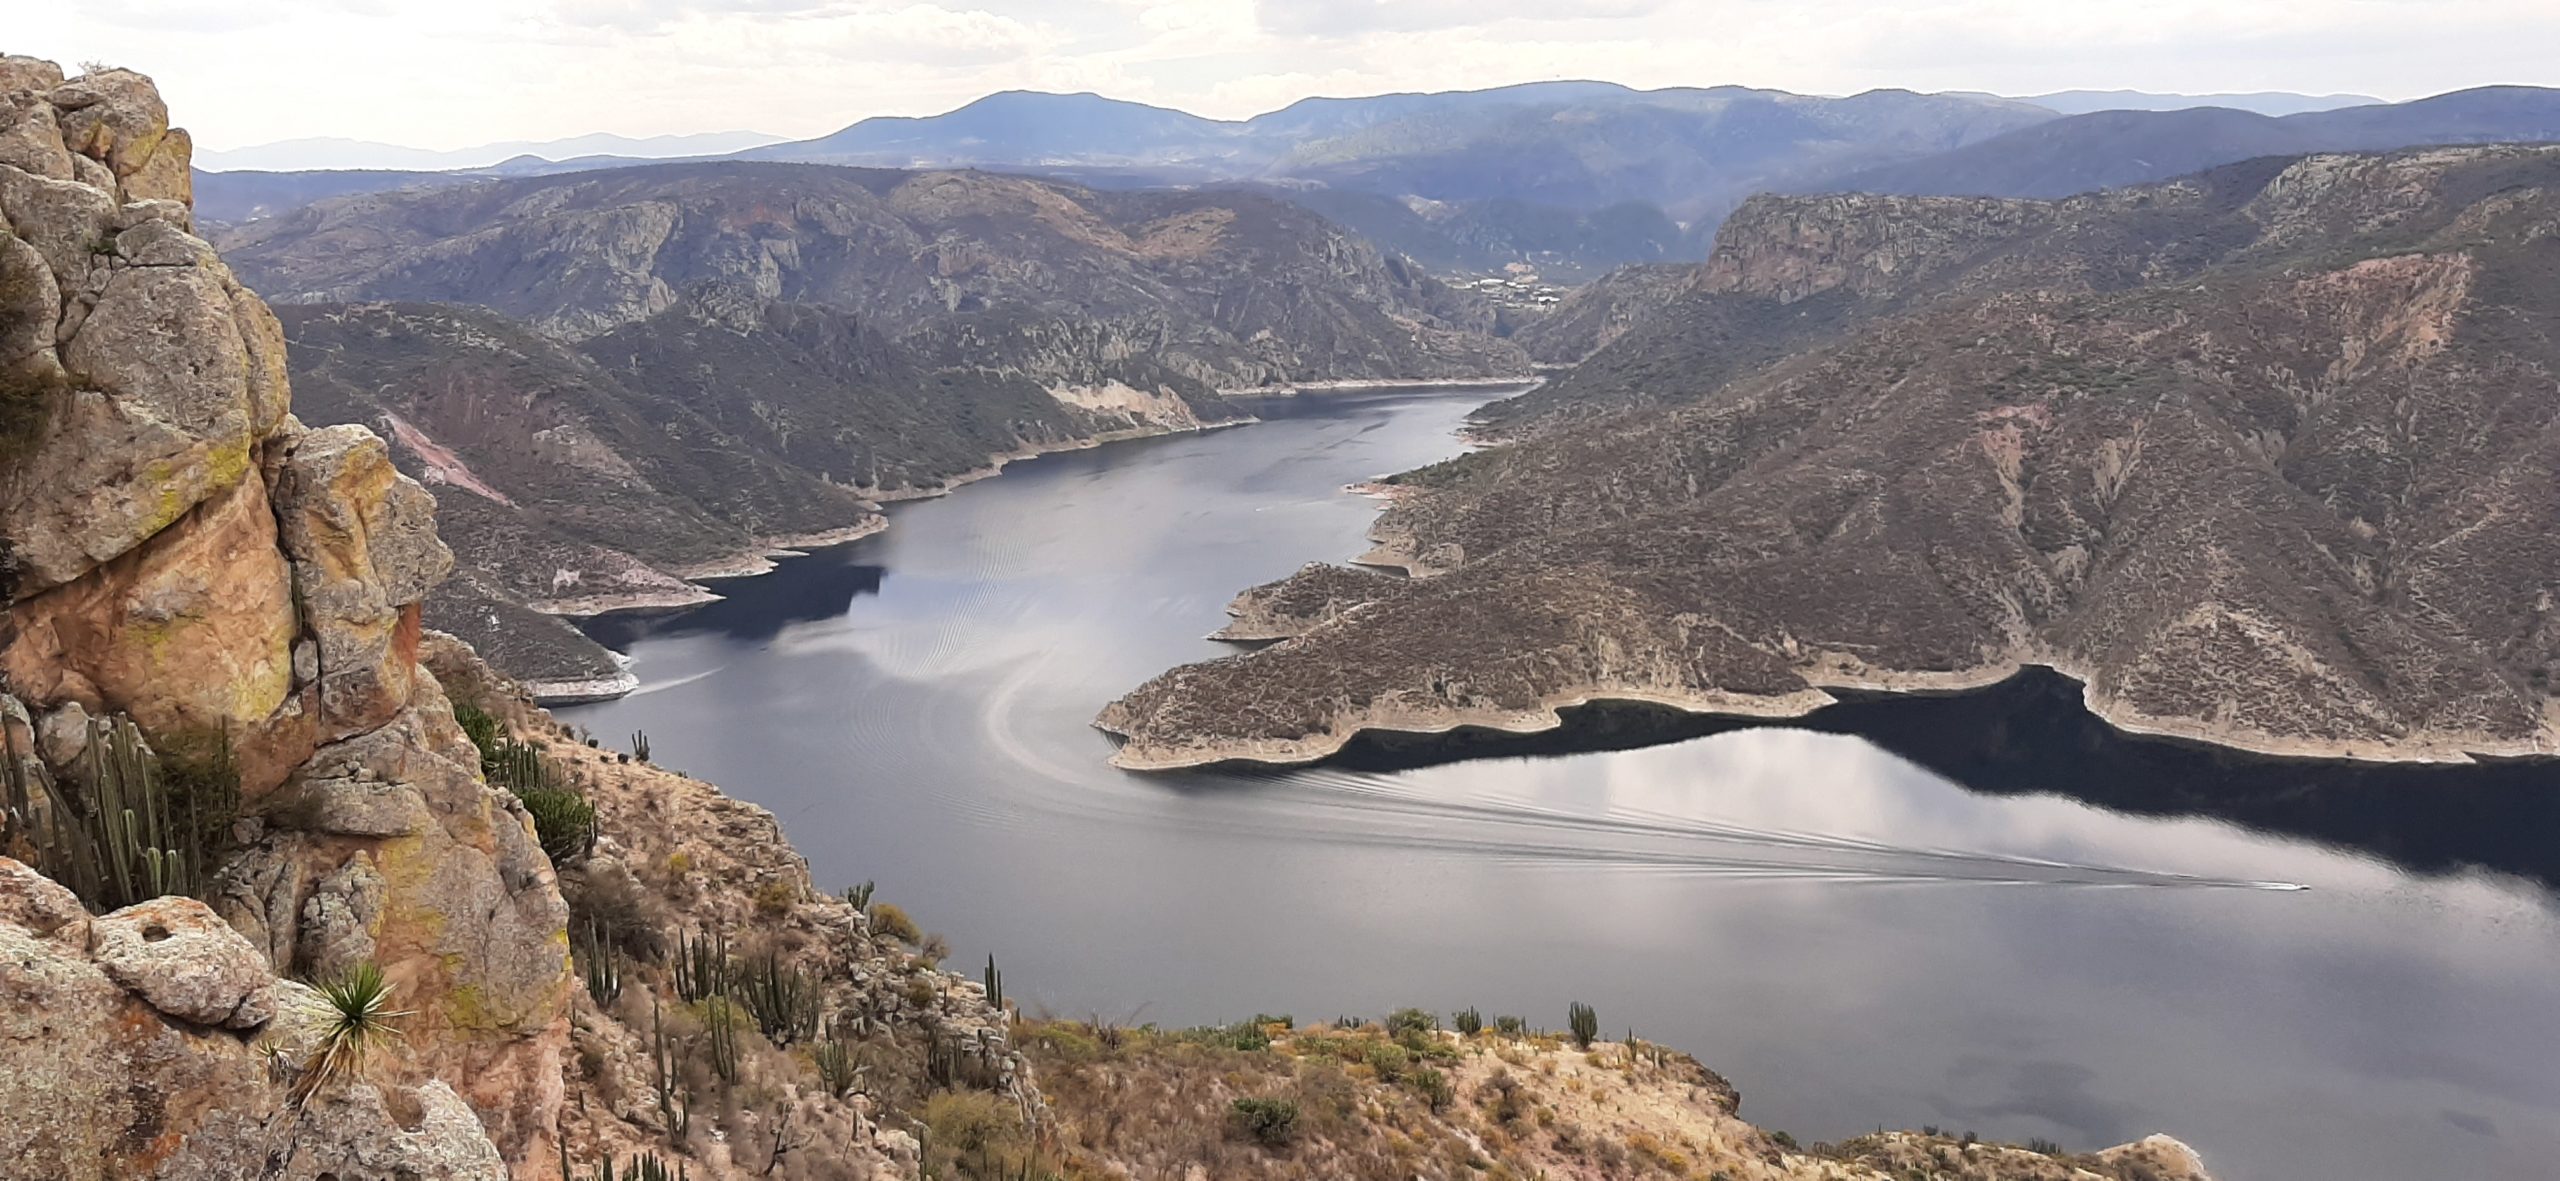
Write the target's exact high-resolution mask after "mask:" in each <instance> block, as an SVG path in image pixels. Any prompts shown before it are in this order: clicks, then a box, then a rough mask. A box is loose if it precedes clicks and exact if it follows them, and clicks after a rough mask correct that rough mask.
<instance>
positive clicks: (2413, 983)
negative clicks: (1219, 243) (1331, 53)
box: [559, 391, 2560, 1181]
mask: <svg viewBox="0 0 2560 1181" xmlns="http://www.w3.org/2000/svg"><path fill="white" fill-rule="evenodd" d="M1485 397H1486V395H1485V393H1483V392H1482V391H1476V392H1466V393H1446V394H1443V393H1431V394H1404V395H1393V396H1389V395H1374V394H1372V395H1361V394H1342V395H1332V396H1324V397H1311V398H1307V399H1301V400H1297V401H1293V402H1281V403H1275V404H1273V405H1271V406H1269V407H1266V408H1264V409H1263V413H1264V414H1265V416H1266V418H1267V419H1269V421H1266V422H1265V423H1263V424H1261V425H1257V426H1251V427H1246V428H1242V429H1236V430H1228V431H1222V432H1217V433H1213V434H1207V435H1198V436H1187V437H1179V438H1171V439H1160V440H1150V441H1146V442H1138V443H1128V444H1120V445H1115V446H1112V447H1107V448H1103V449H1101V450H1096V451H1088V452H1078V453H1071V454H1064V455H1056V456H1050V457H1047V458H1043V459H1040V460H1037V461H1033V462H1028V463H1022V464H1018V465H1016V466H1014V467H1013V468H1011V469H1009V470H1008V471H1007V472H1006V474H1005V475H1004V476H1003V477H1002V478H1000V479H996V480H991V481H987V482H985V483H982V484H977V485H973V486H971V487H969V488H966V489H963V490H962V491H960V492H959V493H957V494H955V495H953V496H950V497H948V498H944V499H940V500H934V501H927V502H920V503H915V504H910V505H906V506H902V507H899V508H897V509H895V510H894V511H893V518H894V526H893V528H891V529H890V530H889V532H887V533H885V534H883V535H880V536H878V537H874V538H869V539H865V540H863V541H860V542H856V543H853V544H851V545H848V546H844V547H840V548H838V549H835V550H831V551H827V552H823V553H819V554H815V555H812V556H810V557H808V558H805V559H797V560H794V561H791V562H789V563H787V564H786V565H785V566H784V568H783V569H782V570H781V571H779V572H777V573H775V574H773V575H771V576H768V577H765V578H760V579H750V580H743V581H738V582H732V583H728V584H724V585H723V586H721V587H720V589H721V591H722V593H724V594H727V595H729V596H730V598H729V599H727V600H726V601H724V602H721V603H716V604H711V605H709V606H706V607H702V608H699V609H696V610H693V611H690V612H687V613H683V614H679V615H673V616H665V617H660V618H656V619H650V620H633V619H627V618H626V619H607V620H600V621H595V622H594V624H593V625H592V627H593V629H594V630H595V632H596V634H598V635H599V636H600V637H601V638H603V639H605V640H606V641H607V642H608V643H611V644H613V645H614V646H616V647H617V648H619V649H621V650H623V651H626V652H628V653H629V654H630V655H631V656H632V658H633V660H634V661H635V663H636V671H637V673H638V674H639V676H640V678H641V680H642V682H643V688H642V689H641V690H640V691H639V692H638V693H636V694H634V695H632V696H631V697H629V698H627V699H624V700H621V701H617V702H611V703H606V704H602V705H595V706H588V707H581V708H577V709H567V710H562V711H559V712H560V713H561V714H562V716H563V717H565V718H568V719H570V720H573V721H575V722H577V723H579V724H581V725H585V726H587V727H590V728H591V729H593V730H594V731H595V732H596V733H597V734H599V735H601V736H607V737H619V736H621V735H625V734H628V733H629V732H631V731H632V730H635V729H646V730H648V732H649V736H650V740H651V743H652V745H653V747H654V748H655V751H656V753H657V755H658V758H659V761H660V762H662V763H665V764H667V765H669V766H674V767H679V768H682V769H684V770H686V771H689V772H691V773H693V774H695V775H698V776H701V777H703V778H705V779H708V780H711V781H713V782H716V783H719V784H721V785H722V786H723V787H725V788H726V789H728V790H729V791H730V792H732V793H734V794H736V795H739V796H742V797H745V798H747V799H751V800H754V801H756V802H758V803H761V804H764V805H766V806H767V807H770V808H772V809H773V810H774V811H775V812H776V813H777V814H779V815H780V816H781V818H782V822H783V825H784V827H785V829H786V830H787V831H788V832H789V833H790V835H791V837H792V839H793V841H794V842H795V843H796V844H797V845H798V846H799V848H800V849H801V851H802V852H804V853H806V854H807V855H808V857H809V860H810V862H811V865H812V867H813V868H814V869H815V871H816V873H817V875H818V877H819V879H820V882H821V884H823V885H828V886H831V887H832V886H842V885H845V884H849V883H851V882H855V881H859V880H861V879H865V878H871V879H877V880H878V882H879V883H880V887H879V888H880V897H882V898H883V899H888V900H894V901H897V902H899V903H901V904H903V905H905V906H907V908H908V909H909V910H910V911H912V912H913V913H915V914H916V915H917V917H918V919H919V920H920V921H921V922H922V923H923V924H924V925H925V926H927V927H928V928H931V929H936V930H939V931H941V932H943V933H945V934H946V935H947V936H948V938H949V939H950V941H951V943H952V945H953V947H954V948H956V949H957V955H956V956H955V959H954V962H956V963H960V964H970V963H974V962H977V961H978V960H979V959H981V958H982V957H983V956H984V954H985V953H987V952H989V951H992V952H994V953H995V954H996V955H997V956H998V958H999V959H1000V961H1001V962H1002V964H1003V966H1004V969H1005V979H1006V986H1007V988H1008V990H1009V991H1010V992H1011V993H1012V994H1013V995H1015V996H1016V997H1018V998H1022V999H1023V1000H1025V1001H1026V1003H1028V1004H1029V1005H1031V1006H1032V1007H1035V1008H1038V1007H1046V1008H1048V1009H1050V1010H1053V1011H1055V1012H1057V1013H1060V1014H1062V1015H1077V1016H1082V1015H1087V1014H1094V1015H1099V1016H1102V1017H1105V1018H1110V1019H1117V1020H1123V1021H1132V1022H1144V1021H1155V1022H1160V1023H1166V1024H1190V1023H1201V1022H1210V1021H1225V1020H1232V1019H1235V1018H1238V1017H1243V1016H1248V1015H1251V1014H1253V1013H1255V1012H1271V1013H1282V1012H1291V1013H1295V1014H1297V1015H1298V1016H1300V1017H1302V1018H1311V1019H1312V1018H1319V1017H1331V1016H1333V1015H1335V1014H1337V1013H1359V1014H1377V1013H1382V1012H1384V1011H1386V1010H1387V1009H1389V1008H1392V1007H1396V1006H1402V1005H1419V1006H1422V1007H1425V1008H1431V1009H1437V1010H1441V1011H1444V1012H1445V1011H1447V1010H1450V1009H1453V1008H1458V1007H1462V1006H1466V1005H1475V1006H1478V1007H1480V1008H1482V1009H1483V1010H1484V1011H1485V1012H1486V1013H1488V1014H1492V1013H1496V1012H1501V1013H1521V1014H1525V1015H1527V1016H1528V1017H1529V1018H1530V1019H1531V1020H1532V1021H1533V1022H1535V1023H1538V1024H1543V1025H1547V1026H1561V1025H1562V1024H1563V1021H1564V1010H1565V1006H1566V1003H1567V1002H1568V1001H1572V1000H1576V999H1580V1000H1585V1001H1589V1002H1590V1003H1592V1004H1594V1005H1596V1006H1597V1007H1598V1009H1599V1011H1600V1014H1601V1021H1602V1023H1603V1025H1604V1026H1605V1027H1607V1028H1608V1029H1610V1030H1612V1031H1616V1030H1620V1029H1624V1028H1627V1027H1630V1026H1632V1027H1633V1028H1634V1029H1635V1031H1636V1032H1637V1033H1639V1034H1640V1035H1643V1036H1646V1037H1650V1038H1653V1039H1655V1040H1659V1041H1664V1042H1668V1043H1670V1044H1673V1045H1676V1046H1679V1047H1681V1048H1683V1049H1686V1050H1690V1051H1692V1052H1694V1053H1696V1054H1698V1055H1699V1056H1700V1057H1701V1058H1703V1059H1704V1060H1705V1061H1706V1062H1707V1063H1708V1064H1709V1065H1711V1066H1713V1067H1715V1068H1717V1069H1718V1070H1720V1071H1722V1072H1724V1073H1725V1074H1727V1075H1728V1076H1730V1077H1731V1078H1732V1079H1733V1080H1734V1082H1735V1083H1736V1084H1737V1085H1738V1086H1739V1087H1740V1088H1741V1090H1742V1094H1743V1112H1744V1114H1745V1115H1747V1116H1749V1117H1751V1118H1753V1119H1755V1120H1756V1121H1758V1122H1760V1123H1761V1124H1763V1125H1764V1126H1768V1127H1773V1128H1783V1129H1787V1130H1790V1131H1792V1132H1794V1133H1795V1134H1796V1135H1797V1136H1798V1137H1799V1138H1800V1139H1805V1140H1812V1139H1817V1138H1820V1139H1833V1138H1838V1137H1841V1136H1845V1135H1850V1134H1854V1133H1856V1132H1860V1131H1865V1130H1871V1129H1873V1128H1875V1127H1877V1126H1879V1125H1886V1126H1916V1125H1920V1124H1937V1125H1941V1126H1943V1127H1946V1128H1948V1129H1950V1130H1956V1129H1965V1128H1970V1129H1975V1130H1978V1131H1980V1132H1981V1133H1982V1134H1984V1135H1986V1136H1995V1137H1999V1138H2003V1139H2013V1140H2023V1139H2026V1138H2028V1137H2033V1136H2043V1137H2049V1138H2051V1139H2054V1140H2058V1141H2060V1142H2062V1143H2063V1144H2065V1145H2066V1146H2069V1147H2073V1148H2093V1147H2097V1146H2101V1145H2104V1144H2110V1143H2115V1142H2118V1141H2121V1140H2126V1139H2130V1138H2133V1137H2136V1136H2140V1135H2143V1134H2145V1133H2148V1132H2151V1131H2155V1130H2161V1131H2169V1132H2171V1133H2173V1134H2176V1135H2178V1136H2180V1137H2181V1138H2184V1139H2186V1140H2187V1141H2189V1142H2190V1143H2192V1144H2194V1145H2196V1146H2197V1147H2198V1148H2199V1149H2201V1150H2202V1151H2203V1152H2204V1153H2205V1155H2206V1157H2207V1159H2208V1161H2210V1162H2211V1163H2212V1164H2213V1165H2214V1166H2215V1167H2216V1170H2217V1172H2218V1173H2219V1174H2220V1175H2221V1177H2222V1178H2223V1179H2224V1181H2276V1179H2293V1178H2302V1179H2306V1181H2307V1179H2312V1178H2320V1179H2323V1181H2340V1179H2359V1178H2374V1179H2392V1178H2482V1179H2491V1178H2518V1179H2522V1178H2537V1179H2547V1178H2551V1177H2554V1176H2560V906H2555V895H2554V883H2555V882H2556V881H2560V803H2555V801H2560V782H2555V781H2554V780H2555V779H2560V775H2555V774H2554V773H2553V772H2551V771H2549V770H2548V769H2543V768H2520V767H2510V768H2507V769H2504V770H2495V771H2488V772H2479V771H2471V772H2454V773H2417V772H2410V773H2361V774H2351V773H2345V772H2341V771H2338V770H2336V769H2334V768H2318V767H2306V766H2288V765H2278V764H2267V763H2260V762H2253V761H2246V760H2232V759H2225V758H2222V757H2218V756H2215V755H2212V754H2210V753H2206V752H2200V751H2195V750H2191V749H2188V748H2183V747H2177V746H2171V745H2167V744H2160V743H2149V742H2128V741H2124V740H2122V739H2120V738H2117V737H2115V736H2113V735H2112V734H2110V733H2109V732H2108V731H2106V729H2105V728H2104V727H2102V726H2099V725H2096V724H2095V723H2094V722H2092V721H2091V720H2090V719H2089V718H2088V717H2087V716H2086V715H2085V714H2082V713H2081V712H2080V711H2079V710H2078V709H2077V707H2076V705H2074V704H2073V698H2072V696H2071V693H2070V689H2069V686H2068V685H2067V684H2061V683H2057V682H2056V681H2055V679H2053V678H2033V677H2031V678H2026V679H2023V680H2021V681H2018V682H2014V683H2012V684H2010V685H2007V686H2003V687H2002V688H2000V689H1998V690H1994V691H1992V692H1989V693H1986V694H1981V695H1975V696H1971V697H1964V698H1941V699H1928V700H1908V701H1890V702H1873V703H1862V704H1855V705H1850V706H1844V707H1841V708H1839V709H1835V710H1831V711H1826V712H1825V713H1824V714H1822V715H1818V716H1817V717H1816V718H1814V719H1811V720H1809V722H1808V724H1807V725H1806V726H1804V727H1799V728H1774V727H1760V728H1734V727H1722V726H1717V725H1714V724H1710V723H1702V722H1683V721H1677V720H1672V719H1666V718H1664V717H1661V716H1659V715H1653V714H1648V713H1640V712H1621V713H1609V714H1597V713H1595V714H1591V715H1588V716H1586V717H1585V718H1583V719H1582V722H1583V724H1582V726H1581V727H1580V728H1579V730H1578V731H1577V734H1576V736H1575V737H1573V738H1572V739H1570V740H1569V741H1559V740H1540V741H1538V742H1536V743H1515V744H1512V745H1509V746H1500V745H1486V746H1483V747H1480V748H1475V749H1471V750H1469V751H1467V752H1466V753H1469V754H1472V755H1474V756H1476V757H1473V758H1470V759H1468V760H1466V761H1457V762H1449V761H1441V762H1438V763H1437V764H1436V765H1420V766H1417V765H1416V764H1419V763H1425V762H1428V761H1429V760H1432V759H1442V760H1445V758H1446V756H1447V755H1449V754H1450V753H1451V751H1450V750H1448V749H1446V748H1441V747H1435V748H1430V749H1424V750H1414V749H1389V748H1383V747H1376V746H1372V747H1368V748H1365V749H1362V750H1360V751H1357V752H1355V755H1356V757H1355V758H1354V759H1353V760H1352V761H1351V763H1350V765H1348V766H1341V767H1328V768H1319V769H1314V770H1307V771H1301V772H1294V773H1287V774H1271V775H1218V774H1189V775H1182V776H1173V777H1162V776H1153V777H1140V776H1134V775H1128V774H1123V773H1121V772H1117V771H1114V770H1112V769H1110V768H1109V767H1107V766H1105V765H1104V761H1103V760H1104V759H1105V758H1106V757H1107V756H1108V755H1109V754H1110V749H1111V747H1110V741H1109V739H1108V738H1106V737H1105V736H1104V735H1102V734H1100V733H1099V732H1096V731H1094V730H1093V729H1091V728H1090V726H1089V725H1088V723H1089V722H1090V721H1091V719H1092V717H1093V715H1094V713H1095V711H1096V710H1098V709H1100V708H1101V707H1102V705H1103V704H1104V703H1105V702H1107V701H1108V700H1110V699H1111V698H1112V697H1114V696H1116V695H1117V694H1119V693H1121V692H1123V691H1125V690H1126V689H1128V688H1129V687H1131V686H1133V685H1136V684H1137V683H1138V682H1140V681H1142V680H1144V679H1146V678H1147V677H1149V676H1151V675H1153V674H1154V673H1156V672H1158V671H1161V670H1163V669H1165V668H1167V667H1169V666H1172V665H1174V664H1177V663H1181V662H1184V661H1188V660H1195V659H1200V658H1203V657H1209V656H1215V655H1218V654H1221V653H1222V652H1225V651H1229V650H1230V649H1228V648H1226V647H1225V646H1223V645H1219V644H1215V643H1211V642H1209V641H1206V640H1203V639H1201V638H1200V637H1201V636H1202V635H1204V634H1205V633H1207V632H1209V631H1211V630H1212V629H1214V628H1216V627H1217V626H1218V625H1219V623H1220V622H1221V621H1222V619H1223V610H1222V609H1223V607H1224V606H1225V604H1226V602H1227V600H1228V599H1229V598H1230V597H1231V596H1232V595H1233V594H1234V592H1236V591H1237V590H1239V589H1241V588H1243V587H1245V586H1248V585H1251V584H1253V583H1258V582H1262V581H1266V580H1268V579H1272V578H1277V577H1279V576H1281V575H1284V574H1287V573H1288V572H1289V571H1291V570H1293V569H1295V568H1297V567H1298V566H1299V565H1300V564H1302V563H1304V562H1307V561H1310V560H1317V559H1332V560H1340V559H1345V558H1348V557H1350V556H1352V555H1353V554H1356V553H1358V552H1359V551H1360V550H1361V549H1362V548H1364V546H1363V542H1362V539H1361V538H1362V533H1363V531H1364V530H1365V529H1366V527H1367V525H1368V523H1369V521H1370V519H1371V518H1372V516H1373V515H1374V512H1375V510H1376V507H1377V506H1376V504H1375V502H1373V501H1370V500H1367V499H1363V498H1361V497H1357V496H1353V495H1348V494H1346V493H1345V492H1344V491H1343V486H1344V485H1345V484H1348V483H1352V482H1356V481H1359V480H1362V479H1365V478H1368V477H1371V476H1374V475H1378V474H1380V473H1384V472H1390V471H1395V470H1399V469H1402V468H1407V467H1411V466H1414V465H1416V464H1420V463H1425V462H1429V461H1431V460H1434V459H1438V458H1442V457H1445V456H1447V455H1449V454H1452V453H1454V452H1455V451H1457V450H1458V449H1459V444H1458V443H1457V442H1456V441H1455V440H1454V437H1453V434H1452V432H1453V431H1454V429H1455V428H1456V427H1457V426H1458V425H1459V423H1460V422H1461V420H1462V419H1463V418H1464V416H1465V415H1466V413H1467V411H1468V410H1470V409H1472V408H1473V407H1474V406H1476V405H1478V404H1480V403H1481V402H1482V401H1484V400H1485ZM1666 734H1669V735H1671V736H1674V737H1679V736H1682V735H1685V736H1686V737H1682V738H1681V740H1679V741H1675V742H1670V743H1668V744H1661V745H1652V746H1648V747H1645V748H1643V749H1629V750H1617V751H1609V750H1605V749H1595V748H1601V747H1607V746H1610V745H1624V744H1625V743H1627V742H1628V741H1630V740H1632V738H1634V737H1637V736H1643V737H1648V738H1661V737H1663V736H1665V735H1666ZM1568 747H1570V748H1576V749H1579V750H1580V751H1581V753H1559V752H1563V751H1566V750H1567V748H1568Z"/></svg>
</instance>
